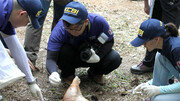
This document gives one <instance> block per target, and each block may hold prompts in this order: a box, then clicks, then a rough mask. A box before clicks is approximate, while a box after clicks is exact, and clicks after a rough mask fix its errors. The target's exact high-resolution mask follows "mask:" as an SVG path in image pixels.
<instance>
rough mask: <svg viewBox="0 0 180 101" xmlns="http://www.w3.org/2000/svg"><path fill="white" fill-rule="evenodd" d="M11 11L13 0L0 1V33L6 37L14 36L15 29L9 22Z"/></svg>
mask: <svg viewBox="0 0 180 101" xmlns="http://www.w3.org/2000/svg"><path fill="white" fill-rule="evenodd" d="M12 9H13V0H0V31H2V32H3V33H4V34H7V35H14V34H15V33H16V32H15V29H14V27H13V26H12V25H11V23H10V22H9V17H10V15H11V12H12Z"/></svg>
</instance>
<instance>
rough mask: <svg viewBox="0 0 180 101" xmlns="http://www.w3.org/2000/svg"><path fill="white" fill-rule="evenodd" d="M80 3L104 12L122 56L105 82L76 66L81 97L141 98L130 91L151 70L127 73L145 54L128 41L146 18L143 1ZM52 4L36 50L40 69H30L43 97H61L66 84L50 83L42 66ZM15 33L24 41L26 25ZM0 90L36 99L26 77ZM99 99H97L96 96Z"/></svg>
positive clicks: (9, 96) (8, 96) (17, 98)
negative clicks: (88, 76)
mask: <svg viewBox="0 0 180 101" xmlns="http://www.w3.org/2000/svg"><path fill="white" fill-rule="evenodd" d="M76 1H79V2H81V3H83V4H84V5H85V6H86V7H87V9H88V11H89V12H90V13H96V14H100V15H102V16H104V18H105V19H106V20H107V21H108V23H109V24H110V26H111V28H112V30H113V32H114V34H115V36H114V37H115V45H114V49H115V50H117V51H118V52H119V53H120V55H121V57H122V58H123V61H122V64H121V65H120V67H119V68H118V69H116V70H115V71H113V72H112V73H110V74H108V75H106V76H105V80H106V84H105V85H104V86H100V85H97V84H95V83H94V82H92V81H91V80H89V79H87V73H86V70H87V68H80V69H77V70H76V75H77V76H79V77H80V79H81V84H80V88H81V91H82V94H83V96H84V97H86V98H87V99H88V100H90V101H141V100H143V99H144V98H140V97H137V96H134V95H132V93H131V91H132V89H133V88H135V87H136V86H137V85H138V84H140V83H141V82H145V81H147V80H149V79H151V77H152V74H145V75H133V74H131V73H130V67H131V66H132V65H135V64H138V63H139V62H140V61H141V60H142V58H143V57H144V53H145V49H144V48H143V47H139V48H134V47H132V46H131V45H130V41H131V40H133V38H135V37H136V35H137V34H136V33H137V31H138V27H139V25H140V24H141V22H142V21H144V20H145V19H147V18H148V16H147V15H146V14H145V13H144V10H143V7H144V6H143V1H129V0H76ZM52 8H53V7H52V6H51V8H50V9H49V13H48V15H47V18H46V21H45V24H44V29H43V34H42V39H41V47H40V51H39V54H38V60H37V62H36V66H37V68H38V69H39V70H40V71H36V72H33V74H34V76H35V77H36V78H37V83H38V85H39V86H40V88H41V89H42V93H43V95H44V99H45V101H60V100H61V99H62V97H63V95H64V93H65V91H66V89H67V88H68V86H67V85H65V84H61V85H60V86H58V87H52V86H51V85H50V83H49V81H48V73H47V71H46V67H45V60H46V47H47V42H48V38H49V35H50V33H51V32H50V31H51V23H52V18H53V10H52ZM16 31H17V33H18V34H17V35H18V37H19V39H20V41H21V43H22V44H23V42H24V33H25V27H22V28H18V29H16ZM0 93H1V94H2V95H3V97H4V101H37V100H38V99H37V98H34V97H32V95H31V93H30V90H29V88H28V86H27V84H26V80H25V79H22V80H20V81H17V82H16V84H13V85H11V86H8V87H6V88H4V89H2V90H0ZM97 99H98V100H97Z"/></svg>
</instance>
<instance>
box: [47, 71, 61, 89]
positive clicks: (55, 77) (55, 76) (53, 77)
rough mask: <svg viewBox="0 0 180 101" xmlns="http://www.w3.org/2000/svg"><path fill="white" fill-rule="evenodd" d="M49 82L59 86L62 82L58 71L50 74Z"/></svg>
mask: <svg viewBox="0 0 180 101" xmlns="http://www.w3.org/2000/svg"><path fill="white" fill-rule="evenodd" d="M49 82H50V83H51V84H52V85H53V86H58V85H59V84H60V83H61V79H60V76H59V74H58V73H57V72H53V73H51V75H50V76H49Z"/></svg>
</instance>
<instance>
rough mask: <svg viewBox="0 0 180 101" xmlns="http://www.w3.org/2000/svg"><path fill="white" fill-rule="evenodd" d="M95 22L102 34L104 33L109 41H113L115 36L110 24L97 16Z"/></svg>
mask: <svg viewBox="0 0 180 101" xmlns="http://www.w3.org/2000/svg"><path fill="white" fill-rule="evenodd" d="M95 22H96V25H97V27H100V28H99V29H100V30H101V32H104V33H105V34H106V35H107V36H108V37H109V41H110V40H112V39H113V35H114V34H113V32H112V30H111V28H110V26H109V24H108V22H107V21H106V20H105V19H104V18H103V17H102V16H97V17H96V18H95ZM101 32H100V33H101Z"/></svg>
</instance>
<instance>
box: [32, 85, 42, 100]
mask: <svg viewBox="0 0 180 101" xmlns="http://www.w3.org/2000/svg"><path fill="white" fill-rule="evenodd" d="M29 88H30V90H31V93H32V95H33V96H34V97H39V98H40V99H41V101H44V99H43V95H42V93H41V89H40V88H39V86H38V85H37V84H36V83H32V84H29Z"/></svg>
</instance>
